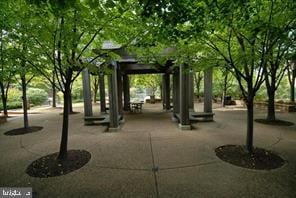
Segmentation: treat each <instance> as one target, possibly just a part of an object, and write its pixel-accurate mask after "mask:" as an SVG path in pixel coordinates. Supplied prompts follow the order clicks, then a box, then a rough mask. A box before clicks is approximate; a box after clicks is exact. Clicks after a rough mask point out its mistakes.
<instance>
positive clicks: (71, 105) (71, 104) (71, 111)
mask: <svg viewBox="0 0 296 198" xmlns="http://www.w3.org/2000/svg"><path fill="white" fill-rule="evenodd" d="M69 92H70V93H69V97H68V98H69V112H70V114H71V113H73V112H74V111H73V103H72V94H71V89H70V91H69Z"/></svg>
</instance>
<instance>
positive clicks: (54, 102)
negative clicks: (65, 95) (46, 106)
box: [51, 76, 57, 108]
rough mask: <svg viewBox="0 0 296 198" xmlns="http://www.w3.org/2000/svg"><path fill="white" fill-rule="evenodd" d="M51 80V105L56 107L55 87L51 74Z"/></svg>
mask: <svg viewBox="0 0 296 198" xmlns="http://www.w3.org/2000/svg"><path fill="white" fill-rule="evenodd" d="M52 80H53V84H52V85H51V86H52V107H53V108H55V107H57V100H56V95H57V90H56V87H55V77H54V76H53V78H52Z"/></svg>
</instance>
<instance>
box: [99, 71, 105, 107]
mask: <svg viewBox="0 0 296 198" xmlns="http://www.w3.org/2000/svg"><path fill="white" fill-rule="evenodd" d="M99 80H100V84H99V86H100V107H101V113H106V93H105V78H104V73H103V72H100V74H99Z"/></svg>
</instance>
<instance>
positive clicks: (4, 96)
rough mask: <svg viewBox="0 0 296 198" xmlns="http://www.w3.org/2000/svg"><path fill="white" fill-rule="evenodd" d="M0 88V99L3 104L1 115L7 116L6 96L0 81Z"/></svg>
mask: <svg viewBox="0 0 296 198" xmlns="http://www.w3.org/2000/svg"><path fill="white" fill-rule="evenodd" d="M0 89H1V99H2V105H3V115H4V116H5V117H7V116H8V111H7V96H6V94H5V88H4V85H3V83H0Z"/></svg>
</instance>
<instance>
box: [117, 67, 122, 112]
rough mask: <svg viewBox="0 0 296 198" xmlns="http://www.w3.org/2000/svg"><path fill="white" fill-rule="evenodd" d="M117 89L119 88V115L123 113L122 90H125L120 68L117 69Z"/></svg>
mask: <svg viewBox="0 0 296 198" xmlns="http://www.w3.org/2000/svg"><path fill="white" fill-rule="evenodd" d="M117 66H118V65H117ZM117 90H118V92H117V93H118V112H119V115H121V116H122V115H123V105H122V91H123V86H122V75H121V72H120V69H119V68H118V69H117Z"/></svg>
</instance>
